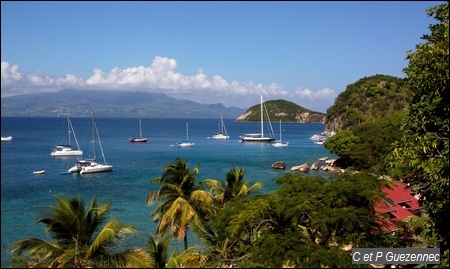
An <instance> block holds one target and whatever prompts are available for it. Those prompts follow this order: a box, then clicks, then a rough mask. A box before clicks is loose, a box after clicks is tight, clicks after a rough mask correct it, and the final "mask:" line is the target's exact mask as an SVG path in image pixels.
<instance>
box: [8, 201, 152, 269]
mask: <svg viewBox="0 0 450 269" xmlns="http://www.w3.org/2000/svg"><path fill="white" fill-rule="evenodd" d="M55 200H56V205H55V206H50V210H49V212H47V213H44V215H43V216H42V217H41V218H40V219H38V220H37V221H36V223H44V224H45V225H46V229H45V230H46V232H47V233H49V234H50V237H51V238H52V239H53V241H51V242H48V241H45V240H41V239H38V238H29V239H24V240H20V241H18V242H16V243H15V245H14V247H13V249H12V250H11V253H12V254H14V253H18V254H19V255H20V254H22V253H26V254H28V255H29V256H30V257H31V258H33V260H34V262H33V263H32V265H31V266H33V264H34V266H36V265H37V266H39V267H76V268H80V267H146V266H148V264H149V262H150V256H149V255H148V253H146V252H145V251H144V250H142V249H139V248H135V249H124V250H122V251H115V247H117V246H119V245H120V243H121V241H122V240H123V239H124V238H125V237H126V236H128V235H131V234H134V233H136V232H137V230H136V229H135V228H134V227H133V226H132V225H126V224H123V223H122V222H120V221H119V219H118V218H117V217H112V218H111V219H110V220H109V221H108V222H107V223H106V224H105V225H104V227H103V228H101V225H103V224H104V223H105V221H106V214H107V213H108V209H109V206H110V205H111V202H107V203H104V204H98V203H97V201H96V199H95V198H92V199H91V202H90V205H89V208H88V210H87V211H86V209H85V205H84V202H83V201H82V199H81V197H80V196H78V197H77V198H74V197H66V198H63V197H55Z"/></svg>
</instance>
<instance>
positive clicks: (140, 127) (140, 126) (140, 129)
mask: <svg viewBox="0 0 450 269" xmlns="http://www.w3.org/2000/svg"><path fill="white" fill-rule="evenodd" d="M139 134H140V135H141V138H142V125H141V119H139Z"/></svg>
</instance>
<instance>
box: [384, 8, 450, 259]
mask: <svg viewBox="0 0 450 269" xmlns="http://www.w3.org/2000/svg"><path fill="white" fill-rule="evenodd" d="M448 5H449V4H448V2H446V3H445V4H441V5H438V6H435V7H432V8H429V9H427V15H428V16H429V17H433V18H434V19H436V21H437V23H436V24H432V25H430V26H429V29H430V31H431V33H430V34H425V35H423V36H422V39H423V40H424V42H423V43H421V44H418V45H416V47H415V51H409V52H408V54H407V57H406V59H407V60H409V64H408V67H406V68H405V69H404V70H403V71H404V72H405V74H406V76H407V77H406V80H407V83H408V85H409V87H410V88H411V91H412V92H413V98H412V102H411V104H410V106H409V109H408V112H407V121H406V123H405V125H404V126H403V129H404V131H405V135H404V136H403V137H402V138H401V139H400V140H399V141H398V143H396V144H394V148H393V150H392V153H391V154H390V155H389V156H388V159H387V161H388V163H389V164H390V168H391V169H392V170H391V173H392V174H393V175H395V176H398V177H400V176H401V175H406V174H410V175H411V176H410V177H409V180H410V183H411V185H412V186H413V189H414V190H415V191H417V192H418V193H419V194H420V195H421V196H422V198H423V201H424V206H423V208H424V209H425V210H426V212H427V213H428V215H429V220H430V222H429V224H430V226H431V231H432V232H433V233H434V235H435V236H436V239H437V240H438V242H440V243H441V244H440V248H441V250H443V251H446V253H447V255H448V249H449V242H448V239H449V238H450V228H449V227H450V226H449V225H448V219H449V218H450V214H449V211H450V204H449V177H450V175H449V159H448V157H449V133H448V132H449V118H450V115H449V113H450V106H449V102H448V100H449V93H448V91H449V20H448V13H449V6H448ZM446 261H447V264H446V265H447V266H448V258H447V260H446ZM441 265H442V263H441Z"/></svg>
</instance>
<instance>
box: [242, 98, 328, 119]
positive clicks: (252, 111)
mask: <svg viewBox="0 0 450 269" xmlns="http://www.w3.org/2000/svg"><path fill="white" fill-rule="evenodd" d="M264 105H265V108H266V109H267V114H268V115H269V118H270V120H271V121H279V120H281V121H283V122H301V123H317V122H319V123H325V114H324V113H321V112H315V111H311V110H309V109H306V108H304V107H301V106H299V105H297V104H295V103H292V102H289V101H286V100H282V99H278V100H271V101H266V102H264ZM264 117H266V115H264ZM260 120H261V105H260V104H257V105H254V106H252V107H250V108H249V109H248V110H247V111H246V112H245V113H244V114H242V115H240V116H239V117H238V118H237V121H260ZM265 120H266V119H265Z"/></svg>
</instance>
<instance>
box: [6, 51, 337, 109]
mask: <svg viewBox="0 0 450 269" xmlns="http://www.w3.org/2000/svg"><path fill="white" fill-rule="evenodd" d="M176 68H177V62H176V60H174V59H169V58H166V57H160V56H157V57H155V59H154V60H153V62H152V63H151V65H150V66H147V67H146V66H137V67H129V68H126V69H123V70H122V69H120V68H117V67H115V68H113V69H112V70H111V71H109V72H105V71H103V70H100V69H94V70H93V72H92V75H91V76H89V77H88V78H79V77H77V76H75V75H72V74H67V75H66V76H65V77H63V78H53V77H51V76H49V75H48V74H44V73H41V72H38V73H26V72H22V71H21V70H20V68H19V66H17V65H10V63H8V62H5V61H2V63H1V96H2V97H7V96H12V95H18V94H25V93H38V92H44V91H45V92H56V91H59V90H61V89H66V88H72V89H91V90H111V89H115V90H130V91H147V92H162V93H166V94H168V95H170V96H173V97H176V98H183V99H188V100H192V101H196V102H200V103H222V104H224V105H226V106H230V105H233V106H237V107H241V108H245V107H248V106H251V105H254V104H255V102H256V103H257V100H258V96H259V95H261V94H262V95H263V96H264V98H265V100H271V99H287V100H290V101H293V102H297V103H298V100H303V101H305V100H309V101H316V100H320V99H324V98H328V97H330V96H333V95H334V91H333V90H331V89H321V90H318V91H317V92H313V91H311V90H309V89H301V88H298V89H297V90H296V91H295V92H293V93H292V92H289V91H287V90H286V89H284V88H282V87H281V86H279V85H278V84H276V83H272V84H270V85H263V84H261V83H254V82H253V81H249V82H238V81H231V82H228V81H227V80H225V79H224V78H223V77H221V76H220V75H214V76H212V78H208V76H207V75H206V74H205V73H204V72H203V70H202V69H201V68H199V69H198V71H197V73H196V74H193V75H184V74H181V73H178V72H176Z"/></svg>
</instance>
